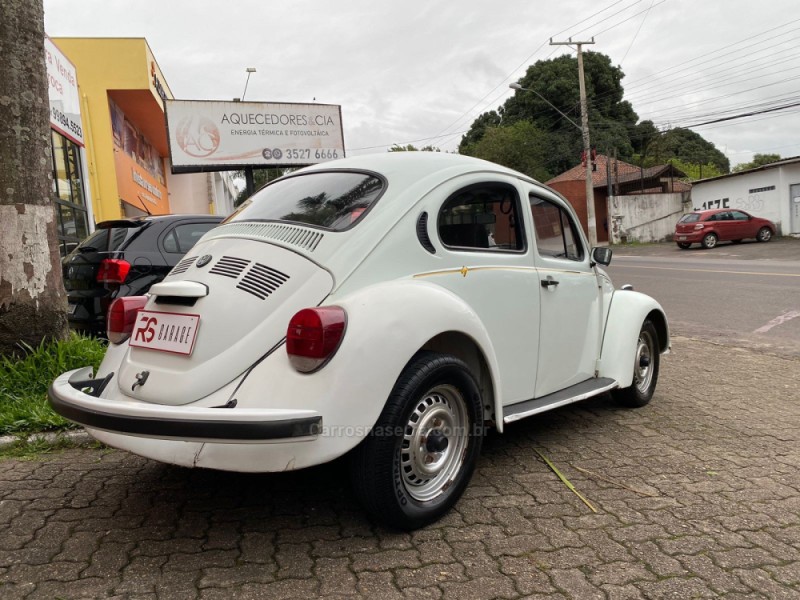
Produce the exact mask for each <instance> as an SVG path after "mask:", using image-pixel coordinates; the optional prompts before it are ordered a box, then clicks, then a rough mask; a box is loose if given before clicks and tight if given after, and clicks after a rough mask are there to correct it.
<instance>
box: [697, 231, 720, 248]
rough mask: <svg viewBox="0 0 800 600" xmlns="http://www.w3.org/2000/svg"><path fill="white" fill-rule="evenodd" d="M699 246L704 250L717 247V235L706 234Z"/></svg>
mask: <svg viewBox="0 0 800 600" xmlns="http://www.w3.org/2000/svg"><path fill="white" fill-rule="evenodd" d="M700 244H701V245H702V246H703V248H705V249H706V250H708V249H710V248H713V247H714V246H716V245H717V234H716V233H707V234H706V235H704V236H703V241H702V242H700Z"/></svg>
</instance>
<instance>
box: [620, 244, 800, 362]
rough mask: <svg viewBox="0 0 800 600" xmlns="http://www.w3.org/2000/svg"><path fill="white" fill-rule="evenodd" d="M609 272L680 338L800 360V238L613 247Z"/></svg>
mask: <svg viewBox="0 0 800 600" xmlns="http://www.w3.org/2000/svg"><path fill="white" fill-rule="evenodd" d="M608 272H609V274H610V275H611V277H612V279H613V280H614V283H615V284H616V285H617V286H619V285H622V284H623V283H630V284H632V285H633V286H634V288H635V289H637V290H639V291H642V292H644V293H646V294H649V295H651V296H653V297H654V298H656V299H657V300H658V301H659V302H660V303H661V304H662V306H663V307H664V309H665V311H666V313H667V316H668V317H669V320H670V326H671V328H672V330H673V331H674V332H676V333H678V334H680V335H685V336H689V337H697V338H700V339H705V340H708V341H713V342H717V343H724V344H733V345H738V346H745V347H751V348H759V349H763V350H767V351H770V352H774V353H777V354H786V355H791V356H800V240H795V239H792V238H784V239H778V240H775V241H774V242H770V243H768V244H758V243H755V242H753V243H743V244H738V245H733V244H726V245H720V246H718V247H717V248H714V249H712V250H702V249H699V248H698V249H694V248H693V249H691V250H680V249H678V248H677V246H675V245H672V244H658V245H652V246H642V247H622V248H615V255H614V258H613V259H612V263H611V265H610V266H609V268H608Z"/></svg>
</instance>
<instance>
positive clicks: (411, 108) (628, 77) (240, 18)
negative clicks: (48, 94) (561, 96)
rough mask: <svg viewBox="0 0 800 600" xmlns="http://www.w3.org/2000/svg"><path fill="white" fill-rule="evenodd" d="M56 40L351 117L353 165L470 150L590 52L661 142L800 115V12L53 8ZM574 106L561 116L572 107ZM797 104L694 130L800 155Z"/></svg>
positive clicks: (228, 93) (194, 84)
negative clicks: (376, 155) (538, 69)
mask: <svg viewBox="0 0 800 600" xmlns="http://www.w3.org/2000/svg"><path fill="white" fill-rule="evenodd" d="M44 8H45V30H46V31H47V33H48V35H50V36H51V37H66V36H73V37H145V38H147V41H148V42H149V44H150V47H151V48H152V50H153V53H154V54H155V57H156V59H157V60H158V63H159V65H160V67H161V69H162V71H163V73H164V76H165V77H166V79H167V82H168V84H169V86H170V88H171V89H172V92H173V94H174V95H175V97H176V98H179V99H187V100H188V99H197V100H205V99H212V100H229V99H232V98H234V97H240V96H241V95H242V93H243V91H244V86H245V81H246V77H247V75H246V72H245V69H246V68H247V67H255V68H256V70H257V71H256V73H253V74H252V76H251V78H250V81H249V85H248V88H247V95H246V99H247V100H251V101H258V100H263V101H280V102H312V101H316V102H322V103H328V104H340V105H341V106H342V119H343V127H344V137H345V146H346V148H347V151H348V155H351V156H352V155H356V154H363V153H368V152H384V151H386V149H387V148H388V147H390V146H391V145H392V144H394V143H398V144H407V143H413V144H414V145H416V146H424V145H426V144H432V145H434V146H437V147H439V148H441V149H443V150H453V149H455V148H456V147H457V146H458V143H459V140H460V139H461V135H463V133H464V132H465V131H466V130H467V129H468V128H469V125H470V124H471V123H472V121H473V120H474V118H475V117H476V116H478V115H479V114H480V113H482V112H485V111H487V110H491V109H496V108H497V107H498V106H499V105H500V104H502V102H503V101H504V100H505V99H506V98H507V97H508V96H509V95H511V94H512V93H513V92H512V90H510V89H508V84H509V83H511V82H514V81H517V80H518V79H519V78H520V77H521V76H522V75H523V74H524V72H525V69H526V67H527V66H528V65H530V64H533V63H534V62H535V61H537V60H542V59H547V58H550V57H553V56H557V55H558V54H561V53H565V52H573V53H574V50H572V49H570V48H569V47H566V46H550V45H549V39H550V38H551V37H553V38H554V41H566V40H567V38H569V37H570V36H571V37H572V38H573V39H574V40H588V39H591V38H592V37H593V36H594V40H595V44H594V45H593V46H588V47H587V48H588V49H591V50H595V51H598V52H602V53H604V54H607V55H609V56H610V57H611V60H612V62H613V63H614V64H616V65H620V66H621V67H622V69H623V71H624V72H625V78H624V79H623V81H622V83H623V86H624V88H625V98H626V99H627V100H629V101H630V102H631V103H632V104H633V108H634V110H635V111H636V112H637V114H638V115H639V117H640V119H651V120H653V121H654V122H655V123H656V125H657V126H658V127H659V128H661V129H666V128H668V127H670V126H672V127H675V126H687V125H693V124H697V123H703V122H705V121H710V120H715V119H719V118H723V117H727V116H734V115H738V114H742V113H748V112H753V111H757V110H764V109H769V108H773V107H775V106H778V105H783V104H798V103H800V4H798V3H797V0H761V1H753V0H728V1H726V0H712V1H699V0H617V1H615V0H597V1H590V0H560V1H559V2H545V1H542V0H539V1H537V0H494V1H489V0H450V1H447V2H445V1H443V0H442V1H437V0H403V1H402V2H400V1H395V2H380V1H376V0H338V1H335V2H334V1H331V0H295V1H292V2H289V1H275V0H256V1H249V0H247V1H242V0H228V1H226V2H212V1H209V0H158V1H154V0H127V1H125V0H80V1H76V0H44ZM568 108H569V107H564V109H565V110H566V109H568ZM799 111H800V106H796V107H793V108H789V109H787V110H782V111H778V112H771V113H765V114H761V115H758V116H753V117H748V118H740V119H735V120H731V121H727V122H722V123H715V124H711V125H705V126H700V127H693V130H694V131H696V132H698V133H700V134H701V135H702V136H703V137H704V138H706V139H707V140H709V141H711V142H713V143H714V144H715V145H716V146H717V148H718V149H719V150H721V151H722V152H724V153H725V154H726V155H727V156H728V158H729V159H730V161H731V166H733V165H735V164H737V163H740V162H746V161H749V160H751V159H752V156H753V154H754V153H777V154H780V155H781V156H783V157H787V156H797V155H800V116H799V115H798V113H799Z"/></svg>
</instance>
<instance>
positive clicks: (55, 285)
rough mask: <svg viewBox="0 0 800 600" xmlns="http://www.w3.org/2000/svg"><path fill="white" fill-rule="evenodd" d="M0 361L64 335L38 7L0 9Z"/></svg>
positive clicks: (7, 3)
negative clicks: (0, 357) (26, 346)
mask: <svg viewBox="0 0 800 600" xmlns="http://www.w3.org/2000/svg"><path fill="white" fill-rule="evenodd" d="M0 57H2V59H0V82H1V83H2V88H0V354H9V353H11V352H13V351H14V350H17V349H19V343H20V342H25V343H28V344H31V345H38V344H39V342H40V341H41V340H43V339H44V338H61V337H64V336H65V335H66V333H67V313H66V299H65V297H66V294H65V292H64V284H63V281H62V279H61V260H60V257H59V253H58V246H57V231H56V214H55V209H54V203H53V202H52V201H51V199H50V196H51V194H52V192H51V189H52V170H51V169H52V166H51V165H52V159H51V150H50V119H49V102H48V96H47V94H48V83H47V70H46V68H45V62H44V9H43V6H42V0H2V2H0Z"/></svg>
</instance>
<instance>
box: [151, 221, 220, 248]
mask: <svg viewBox="0 0 800 600" xmlns="http://www.w3.org/2000/svg"><path fill="white" fill-rule="evenodd" d="M216 226H217V224H216V223H188V224H186V225H178V226H177V227H175V228H174V229H173V230H172V231H170V232H169V233H168V234H167V237H165V238H164V250H166V251H167V252H175V253H182V254H185V253H187V252H188V251H189V250H191V248H192V246H194V245H195V244H196V243H197V241H198V240H199V239H200V238H201V237H203V235H205V233H206V232H207V231H208V230H209V229H213V228H214V227H216Z"/></svg>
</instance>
